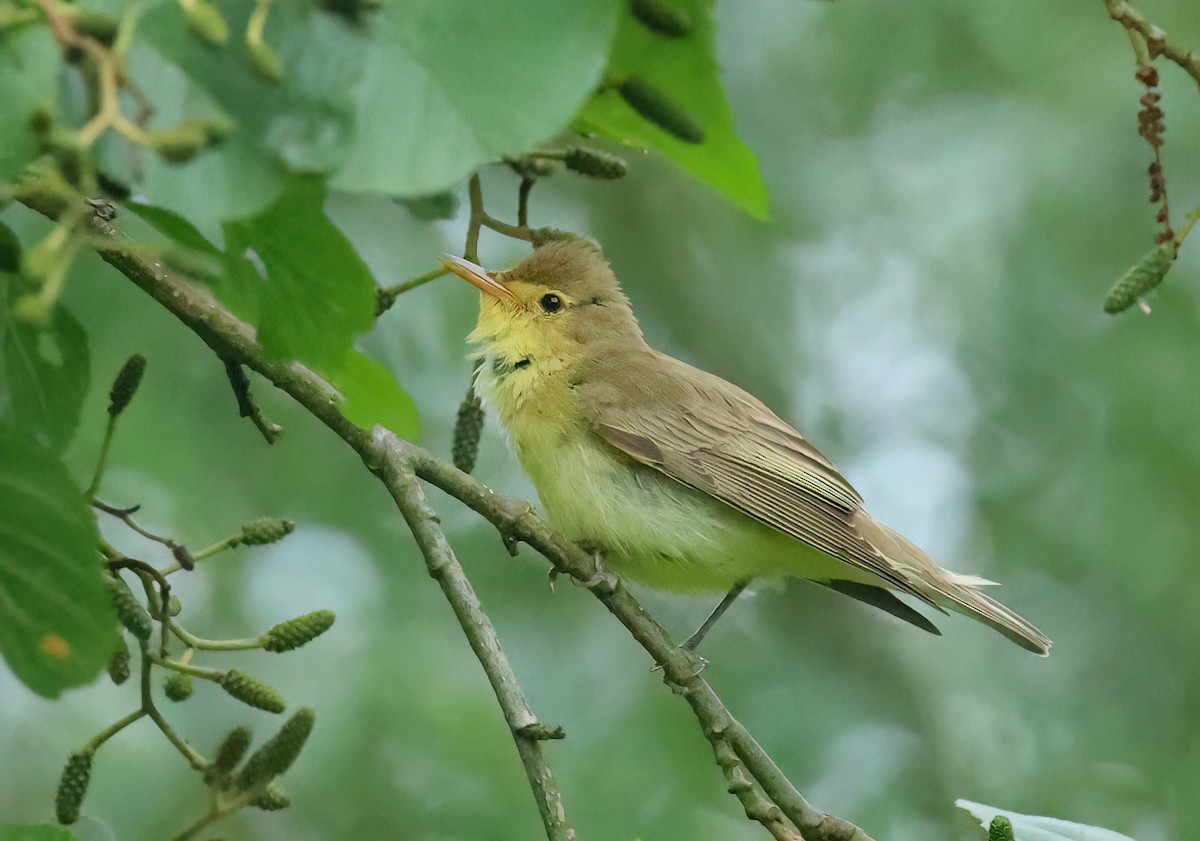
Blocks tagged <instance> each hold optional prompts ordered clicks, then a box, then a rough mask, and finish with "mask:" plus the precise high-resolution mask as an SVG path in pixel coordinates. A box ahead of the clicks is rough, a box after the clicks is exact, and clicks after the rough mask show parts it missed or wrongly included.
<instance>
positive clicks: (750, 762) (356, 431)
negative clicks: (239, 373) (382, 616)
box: [19, 179, 871, 841]
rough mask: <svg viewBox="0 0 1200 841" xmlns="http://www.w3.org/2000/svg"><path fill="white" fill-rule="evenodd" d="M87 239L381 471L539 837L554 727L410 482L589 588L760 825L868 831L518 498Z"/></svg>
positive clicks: (53, 206)
mask: <svg viewBox="0 0 1200 841" xmlns="http://www.w3.org/2000/svg"><path fill="white" fill-rule="evenodd" d="M19 199H20V200H21V201H22V202H23V203H24V204H26V205H27V206H29V207H31V208H33V209H34V210H38V211H40V212H43V213H44V214H46V215H48V216H50V217H51V218H57V217H58V216H59V215H60V214H61V213H63V212H64V211H65V210H66V209H67V208H69V207H71V206H72V205H76V203H77V202H83V201H84V198H83V197H82V196H80V195H78V194H74V193H70V192H64V190H63V185H62V184H61V182H57V183H56V182H53V181H50V182H47V181H39V180H36V179H35V180H29V181H26V182H25V183H24V185H23V186H22V189H21V191H20V193H19ZM90 242H91V244H92V246H93V247H94V248H95V250H96V251H97V253H98V254H99V256H100V257H101V258H102V259H103V260H104V261H105V262H107V263H108V264H110V265H111V266H113V267H114V268H115V269H116V270H117V271H118V272H120V273H121V274H122V275H124V276H125V277H126V278H128V279H129V280H130V281H132V282H133V283H134V284H135V285H137V286H138V287H139V288H140V289H141V290H142V291H144V292H145V293H146V294H148V295H149V296H150V297H152V298H153V299H154V300H155V301H157V302H158V303H159V304H160V305H162V306H163V308H164V309H166V310H167V311H168V312H170V313H171V314H172V315H174V316H175V317H176V318H177V319H179V320H180V321H181V322H182V323H183V324H184V325H185V326H186V327H187V328H188V329H190V330H192V331H193V332H194V333H195V334H196V335H197V336H199V337H200V338H201V339H202V340H203V341H204V342H205V344H207V345H208V346H209V348H211V349H212V350H213V352H214V353H215V354H216V356H217V357H218V362H219V363H220V364H221V365H222V367H225V366H228V365H240V366H243V367H244V368H246V369H249V370H252V371H254V372H256V373H257V374H259V375H261V376H262V377H264V378H265V379H266V380H268V381H269V382H270V383H272V384H273V385H274V386H275V387H277V388H279V389H280V390H281V391H283V392H284V393H286V394H288V395H289V396H290V397H291V398H293V399H294V400H295V401H296V402H297V403H299V404H300V405H301V406H302V407H304V408H305V409H306V410H307V411H308V412H309V413H310V414H312V415H313V416H314V417H315V418H317V419H318V420H319V421H321V422H322V423H323V424H325V426H327V427H328V428H329V429H330V430H331V431H333V432H334V433H335V434H336V435H337V436H338V437H339V438H340V439H341V440H342V441H343V442H345V443H346V444H347V445H349V446H350V447H351V448H352V449H353V450H354V451H355V452H356V453H357V454H358V455H359V457H360V458H361V459H362V460H363V462H364V464H365V465H366V466H367V468H368V469H369V470H370V471H371V472H372V473H373V474H375V475H376V476H377V477H378V478H379V479H380V480H381V482H382V483H383V484H384V486H385V487H386V489H387V490H388V492H389V494H390V495H391V496H392V498H393V500H395V502H396V505H397V507H398V509H399V510H400V513H401V514H402V515H403V517H404V518H405V521H406V522H407V523H408V525H409V527H410V529H411V531H412V533H413V535H414V538H415V539H416V541H417V544H418V547H419V548H420V550H421V552H422V555H423V556H424V558H425V561H426V566H427V569H428V571H429V573H430V575H431V576H432V577H433V578H434V579H435V580H437V581H438V583H439V586H440V587H441V589H442V592H443V594H444V595H445V596H446V598H447V600H448V601H449V602H450V605H451V607H452V609H453V610H454V612H455V615H456V617H457V618H458V620H459V623H460V624H461V626H462V627H463V630H464V633H465V635H466V636H467V638H468V641H469V642H470V644H471V647H472V649H473V651H474V652H475V654H476V657H477V658H478V659H479V660H480V663H481V665H482V666H483V668H484V671H485V673H486V675H487V677H488V679H489V681H490V682H491V684H492V687H493V689H494V691H495V694H496V697H497V700H498V702H499V703H500V706H501V708H502V710H503V712H504V715H505V719H506V721H507V722H508V724H509V727H510V730H511V731H512V733H513V738H514V741H515V742H516V745H517V748H518V753H519V754H520V756H521V760H522V762H523V764H524V767H525V771H526V775H527V776H528V777H529V780H530V785H531V787H532V789H533V791H534V795H535V799H536V801H537V805H538V810H539V813H540V814H541V816H542V822H543V825H544V827H545V830H546V835H547V838H548V839H551V841H560V839H569V838H572V837H574V832H573V830H572V829H571V828H570V826H569V825H568V824H567V822H566V817H565V812H564V809H563V805H562V799H561V796H560V794H559V792H558V788H557V786H556V784H555V782H554V777H553V773H552V772H551V770H550V767H549V764H548V762H547V761H546V758H545V755H544V751H543V750H542V745H541V742H542V741H544V740H546V739H548V738H560V737H561V735H562V734H561V731H558V730H556V729H555V728H547V727H546V726H545V725H542V724H541V723H540V722H539V721H538V719H537V718H536V717H535V716H534V715H533V713H532V712H531V710H530V708H529V705H528V702H527V701H526V699H525V696H524V693H523V692H522V690H521V688H520V686H519V684H518V682H517V679H516V677H515V675H514V673H513V671H512V668H511V666H510V665H509V664H508V661H507V658H506V657H505V655H504V653H503V651H502V649H501V647H500V643H499V640H498V638H497V636H496V633H495V629H494V628H493V627H492V625H491V622H490V620H489V619H488V617H487V615H486V613H484V611H483V609H482V606H481V605H480V603H479V600H478V598H477V596H476V595H475V593H474V591H473V589H472V588H471V586H470V583H469V581H468V580H467V578H466V575H465V573H464V572H463V570H462V567H461V565H460V564H459V563H458V560H457V558H456V557H455V555H454V552H453V550H452V549H451V548H450V544H449V542H448V540H447V539H446V536H445V534H444V532H443V531H442V529H441V526H440V525H439V524H438V518H437V515H436V514H435V513H434V511H433V509H432V508H431V507H430V505H429V503H428V501H427V500H426V499H425V496H424V492H423V490H422V489H421V486H420V482H419V481H418V480H422V481H424V482H428V483H429V484H431V485H433V486H435V487H437V488H439V489H441V490H442V491H444V492H445V493H447V494H449V495H450V496H451V497H453V498H455V499H456V500H458V501H459V502H461V503H462V504H464V505H466V506H467V507H468V508H470V509H472V510H473V511H475V512H476V513H478V514H480V515H481V516H482V517H483V518H484V519H486V520H487V521H488V522H490V523H491V524H492V525H493V526H494V527H495V528H496V529H497V530H498V531H499V533H500V534H501V536H502V537H503V538H504V539H505V540H506V542H510V543H511V542H515V541H519V542H523V543H526V544H528V545H529V546H531V547H532V548H534V549H535V550H537V551H538V552H539V553H541V554H542V556H543V557H545V558H546V560H547V561H548V562H549V563H550V565H551V567H552V569H553V570H554V571H555V572H556V573H558V574H564V575H569V576H570V577H571V578H572V579H573V580H574V581H576V582H578V583H579V584H581V585H582V586H584V587H586V588H587V589H588V590H590V592H591V593H592V594H593V595H594V596H595V597H596V598H597V599H598V600H599V601H600V602H601V604H603V605H604V607H605V608H607V609H608V611H609V612H610V613H612V614H613V616H614V617H616V619H617V620H618V621H619V622H620V623H621V624H622V625H624V626H625V628H626V629H627V630H628V631H629V633H630V634H631V635H632V636H633V638H634V639H635V640H636V641H637V642H638V644H639V645H641V646H642V648H643V649H645V650H646V652H647V653H648V654H649V655H650V657H651V658H652V659H653V661H654V663H655V664H656V666H657V667H658V668H660V669H661V670H662V673H663V680H664V682H665V683H666V684H667V685H668V686H669V687H670V688H671V690H672V691H673V692H675V693H676V694H678V695H679V696H680V697H682V698H683V699H684V700H685V701H686V702H687V703H688V705H689V706H690V707H691V709H692V711H693V713H694V714H695V716H696V719H697V722H698V724H699V725H700V728H701V732H702V733H703V735H704V737H705V738H706V739H708V741H709V742H710V744H711V745H712V747H713V751H714V756H715V759H716V762H717V764H718V766H719V767H720V768H721V770H722V772H723V773H724V775H725V777H726V779H727V781H728V784H729V786H728V787H729V791H730V793H731V794H733V795H734V796H736V797H737V798H738V800H739V802H740V803H741V805H742V807H743V809H744V810H745V813H746V816H747V817H748V818H750V819H751V820H754V821H757V822H758V823H760V824H762V825H763V827H764V828H765V829H767V830H768V831H769V832H770V834H771V835H772V836H773V837H774V838H776V839H781V841H782V839H793V840H794V839H806V841H871V839H870V836H868V835H867V833H866V832H864V831H863V830H862V829H861V828H859V827H857V826H855V825H854V824H852V823H850V822H849V821H846V820H843V819H841V818H838V817H835V816H832V815H828V814H825V813H824V812H821V811H820V810H819V809H817V808H816V807H814V806H813V805H812V804H810V803H809V802H808V801H807V800H806V799H805V798H804V797H803V795H801V794H800V792H799V791H798V790H797V789H796V787H795V786H794V785H793V784H792V783H791V781H790V780H789V779H788V778H787V776H786V775H785V774H784V773H783V771H781V770H780V768H779V767H778V766H777V765H776V764H775V762H774V760H772V759H771V757H770V756H769V754H768V753H767V752H766V751H765V750H764V749H763V748H762V747H761V746H760V745H759V744H758V742H757V741H756V740H755V739H754V737H753V736H752V735H751V734H750V732H749V731H748V730H747V729H746V728H745V726H744V725H742V724H741V723H740V722H739V721H738V720H737V719H736V718H735V717H734V716H733V715H732V713H730V711H729V710H728V709H727V708H726V706H725V704H724V703H723V702H722V701H721V699H720V697H719V696H718V695H717V693H716V692H715V691H714V689H713V688H712V686H711V685H710V684H709V683H708V681H706V680H705V679H704V677H703V674H702V672H703V668H704V662H703V661H702V660H701V659H699V658H697V657H696V656H695V655H693V654H692V653H691V652H689V651H686V650H684V649H682V648H680V647H679V646H677V645H676V644H675V642H674V641H673V640H672V639H671V637H670V635H669V634H668V633H667V632H666V631H665V630H664V629H663V627H662V626H661V625H660V624H659V623H658V622H657V621H656V620H655V619H654V617H653V616H652V615H650V613H649V612H648V611H646V609H645V608H644V607H643V606H642V605H641V603H640V602H639V601H638V600H637V599H636V598H635V597H634V595H633V594H632V593H631V592H630V591H629V590H628V589H627V588H626V587H624V586H623V585H622V583H621V582H620V580H619V579H617V578H616V577H614V576H612V575H611V574H609V573H605V572H603V571H602V570H598V569H597V566H596V563H595V560H594V558H593V557H592V556H591V555H589V554H588V553H586V552H585V551H584V550H583V549H581V548H580V547H578V546H576V545H575V544H573V543H571V542H570V541H568V540H566V539H565V538H563V537H562V536H561V535H559V534H557V533H556V532H555V531H553V530H552V529H551V528H550V527H549V526H548V525H547V524H546V523H545V522H544V521H543V520H542V519H541V518H539V517H538V516H537V515H536V513H535V512H534V510H533V507H532V506H531V505H530V504H529V503H528V502H524V501H521V500H514V499H509V498H507V497H504V496H501V495H499V494H497V493H495V492H494V491H492V490H491V489H490V488H488V487H486V486H484V485H483V484H481V483H480V482H478V481H477V480H475V479H473V478H472V477H471V476H469V475H468V474H466V473H463V472H462V471H460V470H458V469H457V468H455V467H454V466H452V465H451V464H449V463H447V462H445V461H442V460H441V459H438V458H436V457H435V456H433V455H432V454H431V453H429V452H427V451H425V450H423V449H422V448H420V447H418V446H416V445H414V444H412V443H410V442H408V441H405V440H402V439H400V438H399V437H397V436H396V435H394V434H393V433H391V432H389V431H388V430H386V429H383V428H380V427H377V428H375V429H374V430H366V429H363V428H360V427H358V426H356V425H355V424H353V423H351V422H350V421H349V420H347V419H346V418H345V417H344V416H343V415H342V414H341V412H339V410H338V408H337V405H336V402H335V401H332V400H330V395H331V393H332V391H333V387H332V386H331V385H330V384H329V383H328V382H327V381H325V380H324V379H323V378H322V377H320V376H319V375H318V374H316V373H315V372H314V371H312V370H311V369H309V368H307V367H306V366H304V365H302V364H300V363H298V362H291V363H287V362H279V361H275V360H272V359H271V358H269V357H268V355H267V354H266V353H265V352H264V351H263V349H262V347H261V346H260V345H259V344H258V342H257V341H256V338H255V336H254V331H253V330H252V328H251V327H250V326H249V325H247V324H245V323H244V322H242V321H240V320H239V319H238V318H236V317H235V316H234V315H233V314H232V313H230V312H229V311H228V310H227V309H225V308H224V307H223V306H222V305H221V304H220V303H219V302H218V301H217V300H216V299H215V298H214V297H213V296H212V294H211V293H210V292H209V290H208V289H207V288H205V287H204V286H202V285H201V284H198V283H196V282H194V281H191V280H189V279H188V278H186V277H183V276H182V275H180V274H178V273H175V272H171V273H170V274H168V273H167V271H166V270H164V269H163V268H162V266H161V264H159V263H157V262H155V261H152V260H147V259H145V258H144V257H143V256H141V255H139V254H138V253H136V252H135V251H134V250H132V249H129V248H125V247H122V245H121V243H120V242H119V241H118V240H116V239H115V238H113V237H111V236H103V235H93V236H92V237H91V239H90Z"/></svg>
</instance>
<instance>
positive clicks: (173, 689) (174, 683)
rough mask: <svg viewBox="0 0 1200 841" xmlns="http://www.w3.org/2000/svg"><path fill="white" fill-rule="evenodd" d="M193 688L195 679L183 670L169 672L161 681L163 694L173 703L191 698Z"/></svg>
mask: <svg viewBox="0 0 1200 841" xmlns="http://www.w3.org/2000/svg"><path fill="white" fill-rule="evenodd" d="M195 688H196V681H195V680H194V679H193V678H192V676H191V675H187V674H184V673H183V672H171V674H169V675H167V678H166V680H164V681H163V694H164V695H166V696H167V698H169V699H170V700H172V701H174V702H175V703H179V702H180V701H186V700H187V699H188V698H191V697H192V690H193V689H195Z"/></svg>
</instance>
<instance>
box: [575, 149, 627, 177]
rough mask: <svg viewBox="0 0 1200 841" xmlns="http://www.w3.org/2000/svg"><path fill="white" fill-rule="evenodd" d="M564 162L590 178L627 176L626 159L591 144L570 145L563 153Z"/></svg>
mask: <svg viewBox="0 0 1200 841" xmlns="http://www.w3.org/2000/svg"><path fill="white" fill-rule="evenodd" d="M563 163H564V164H566V167H567V169H569V170H571V171H572V172H578V173H579V174H580V175H586V176H588V177H589V178H600V179H605V180H611V179H614V178H624V177H625V161H623V160H621V159H620V158H618V157H617V156H616V155H610V154H609V153H608V152H602V151H600V150H599V149H593V148H591V147H590V146H572V147H570V148H569V149H567V150H566V153H565V154H564V155H563Z"/></svg>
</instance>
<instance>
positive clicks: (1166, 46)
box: [1104, 0, 1200, 85]
mask: <svg viewBox="0 0 1200 841" xmlns="http://www.w3.org/2000/svg"><path fill="white" fill-rule="evenodd" d="M1104 6H1105V8H1107V9H1108V16H1109V17H1110V18H1112V19H1113V20H1115V21H1116V22H1117V23H1119V24H1121V26H1123V27H1125V28H1126V29H1128V30H1129V31H1130V32H1137V33H1138V34H1139V35H1141V36H1142V38H1144V39H1145V41H1146V46H1147V47H1148V48H1149V50H1150V58H1151V60H1153V59H1155V58H1158V56H1160V55H1162V56H1166V57H1167V59H1169V60H1170V61H1173V62H1174V63H1175V64H1178V65H1179V66H1180V67H1181V68H1182V69H1183V71H1184V72H1185V73H1187V74H1188V75H1189V76H1191V77H1192V78H1193V79H1195V80H1196V84H1198V85H1200V52H1197V51H1195V50H1188V51H1184V50H1181V49H1179V48H1178V47H1176V46H1174V45H1173V44H1170V43H1169V42H1168V41H1167V33H1166V32H1164V31H1163V30H1162V29H1160V28H1159V27H1157V26H1155V25H1154V24H1152V23H1150V21H1148V20H1146V18H1144V17H1143V16H1142V14H1141V12H1139V11H1138V10H1137V9H1135V8H1133V7H1132V6H1130V5H1129V4H1128V3H1126V2H1125V0H1104Z"/></svg>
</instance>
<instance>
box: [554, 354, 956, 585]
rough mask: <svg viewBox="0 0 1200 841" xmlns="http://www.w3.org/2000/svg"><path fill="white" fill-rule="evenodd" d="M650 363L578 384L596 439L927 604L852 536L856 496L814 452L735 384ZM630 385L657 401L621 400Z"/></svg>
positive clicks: (666, 360)
mask: <svg viewBox="0 0 1200 841" xmlns="http://www.w3.org/2000/svg"><path fill="white" fill-rule="evenodd" d="M656 356H657V357H658V359H657V360H656V362H657V363H658V364H656V365H654V366H649V367H652V368H653V370H652V371H650V372H647V367H648V366H644V365H643V366H638V369H639V382H638V383H636V384H635V383H632V382H626V383H625V384H621V383H616V382H613V381H612V379H611V377H621V376H624V377H628V376H629V375H628V371H629V370H630V366H610V367H609V371H610V372H611V374H610V378H608V379H607V380H606V381H599V382H598V381H596V380H594V379H593V380H591V381H589V382H588V383H587V384H586V385H585V384H580V385H578V386H576V389H575V391H576V395H577V397H578V398H579V400H580V404H581V406H582V407H583V408H584V412H585V415H586V416H587V417H588V419H589V421H590V423H591V427H592V429H593V430H594V431H595V432H596V433H597V434H598V435H599V436H600V437H601V438H603V439H604V440H605V441H607V442H608V443H609V444H611V445H612V446H614V447H616V448H617V449H618V450H621V451H622V452H624V453H625V454H626V455H628V456H630V457H631V458H633V459H635V460H636V461H639V462H641V463H642V464H646V465H648V466H651V467H654V468H656V469H658V470H660V471H662V472H663V473H665V474H666V475H668V476H670V477H671V478H673V479H675V480H676V481H678V482H681V483H682V484H685V485H688V486H689V487H692V488H695V489H697V490H700V491H703V492H704V493H707V494H709V495H710V496H712V497H714V498H716V499H718V500H720V501H721V502H724V503H725V504H726V505H729V506H730V507H732V508H734V509H736V510H738V511H740V512H742V513H743V514H745V515H747V516H748V517H751V518H753V519H755V520H757V521H759V522H761V523H763V524H765V525H767V526H770V527H771V528H774V529H777V530H779V531H781V532H783V533H785V534H788V535H791V536H792V537H795V538H796V539H797V540H801V541H803V542H805V543H807V544H809V545H810V546H813V547H815V548H816V549H818V550H820V551H822V552H825V553H826V554H828V555H831V556H833V557H835V558H838V559H839V560H842V561H844V562H846V563H847V564H850V565H851V566H853V567H857V568H858V569H861V570H864V571H866V572H869V573H871V574H872V575H874V576H877V577H878V578H881V579H883V580H884V581H886V582H887V583H888V584H889V585H891V586H892V587H895V588H896V589H897V590H900V591H902V592H905V593H908V594H910V595H913V596H916V597H917V598H919V599H921V600H922V601H925V602H928V603H931V604H932V603H933V602H932V599H931V598H930V597H929V595H927V594H926V592H925V591H924V589H923V588H919V587H917V586H916V585H915V584H914V583H913V582H912V581H911V580H909V579H908V578H907V577H906V576H905V575H903V573H902V572H901V571H900V570H898V569H897V568H896V567H895V566H894V565H893V564H892V563H891V562H890V561H889V560H888V559H887V558H886V557H885V556H884V555H883V554H882V553H881V552H880V551H879V550H878V549H877V548H876V547H875V546H874V545H872V544H871V542H870V541H869V540H867V539H866V538H865V537H864V536H863V535H862V534H860V533H859V531H858V529H857V528H856V526H855V522H856V517H857V515H858V514H859V512H860V511H861V510H862V498H861V497H860V496H859V495H858V492H857V491H855V490H854V488H853V487H851V486H850V484H849V483H848V482H847V481H846V480H845V479H844V478H843V477H842V476H841V474H840V473H838V472H837V469H836V468H835V467H834V466H833V464H832V463H831V462H830V461H829V460H828V459H826V458H825V457H824V456H823V455H821V453H820V452H819V451H818V450H817V449H816V448H815V447H813V446H812V445H811V444H809V443H808V442H807V441H806V440H805V439H804V438H803V437H801V436H800V434H799V433H798V432H796V431H795V430H793V429H792V428H791V427H789V426H788V425H787V424H785V423H784V422H783V421H782V420H780V419H779V418H778V417H777V416H776V415H774V414H773V413H772V412H771V411H770V409H768V408H767V407H766V406H764V405H763V404H762V403H760V402H759V401H757V400H755V399H754V398H753V397H751V396H750V395H748V394H746V393H745V392H743V391H741V390H740V389H738V388H736V386H733V385H731V384H729V383H727V382H725V381H724V380H720V379H718V378H716V377H714V376H712V375H711V374H706V373H705V372H703V371H699V370H698V369H694V368H690V366H685V364H684V363H682V362H679V361H677V360H675V359H671V358H670V357H666V356H664V355H661V354H656ZM674 366H680V367H681V368H687V370H686V371H685V370H679V371H673V370H672V368H673V367H674ZM647 374H649V376H647ZM646 380H653V382H646ZM681 381H682V382H681ZM631 388H632V389H633V390H634V391H635V393H636V392H637V391H641V390H643V389H653V391H654V392H655V394H654V397H656V398H657V399H648V400H636V401H635V400H629V399H624V400H621V399H619V397H620V395H622V394H624V395H626V398H627V397H628V394H629V390H630V389H631ZM647 396H649V394H647Z"/></svg>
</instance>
